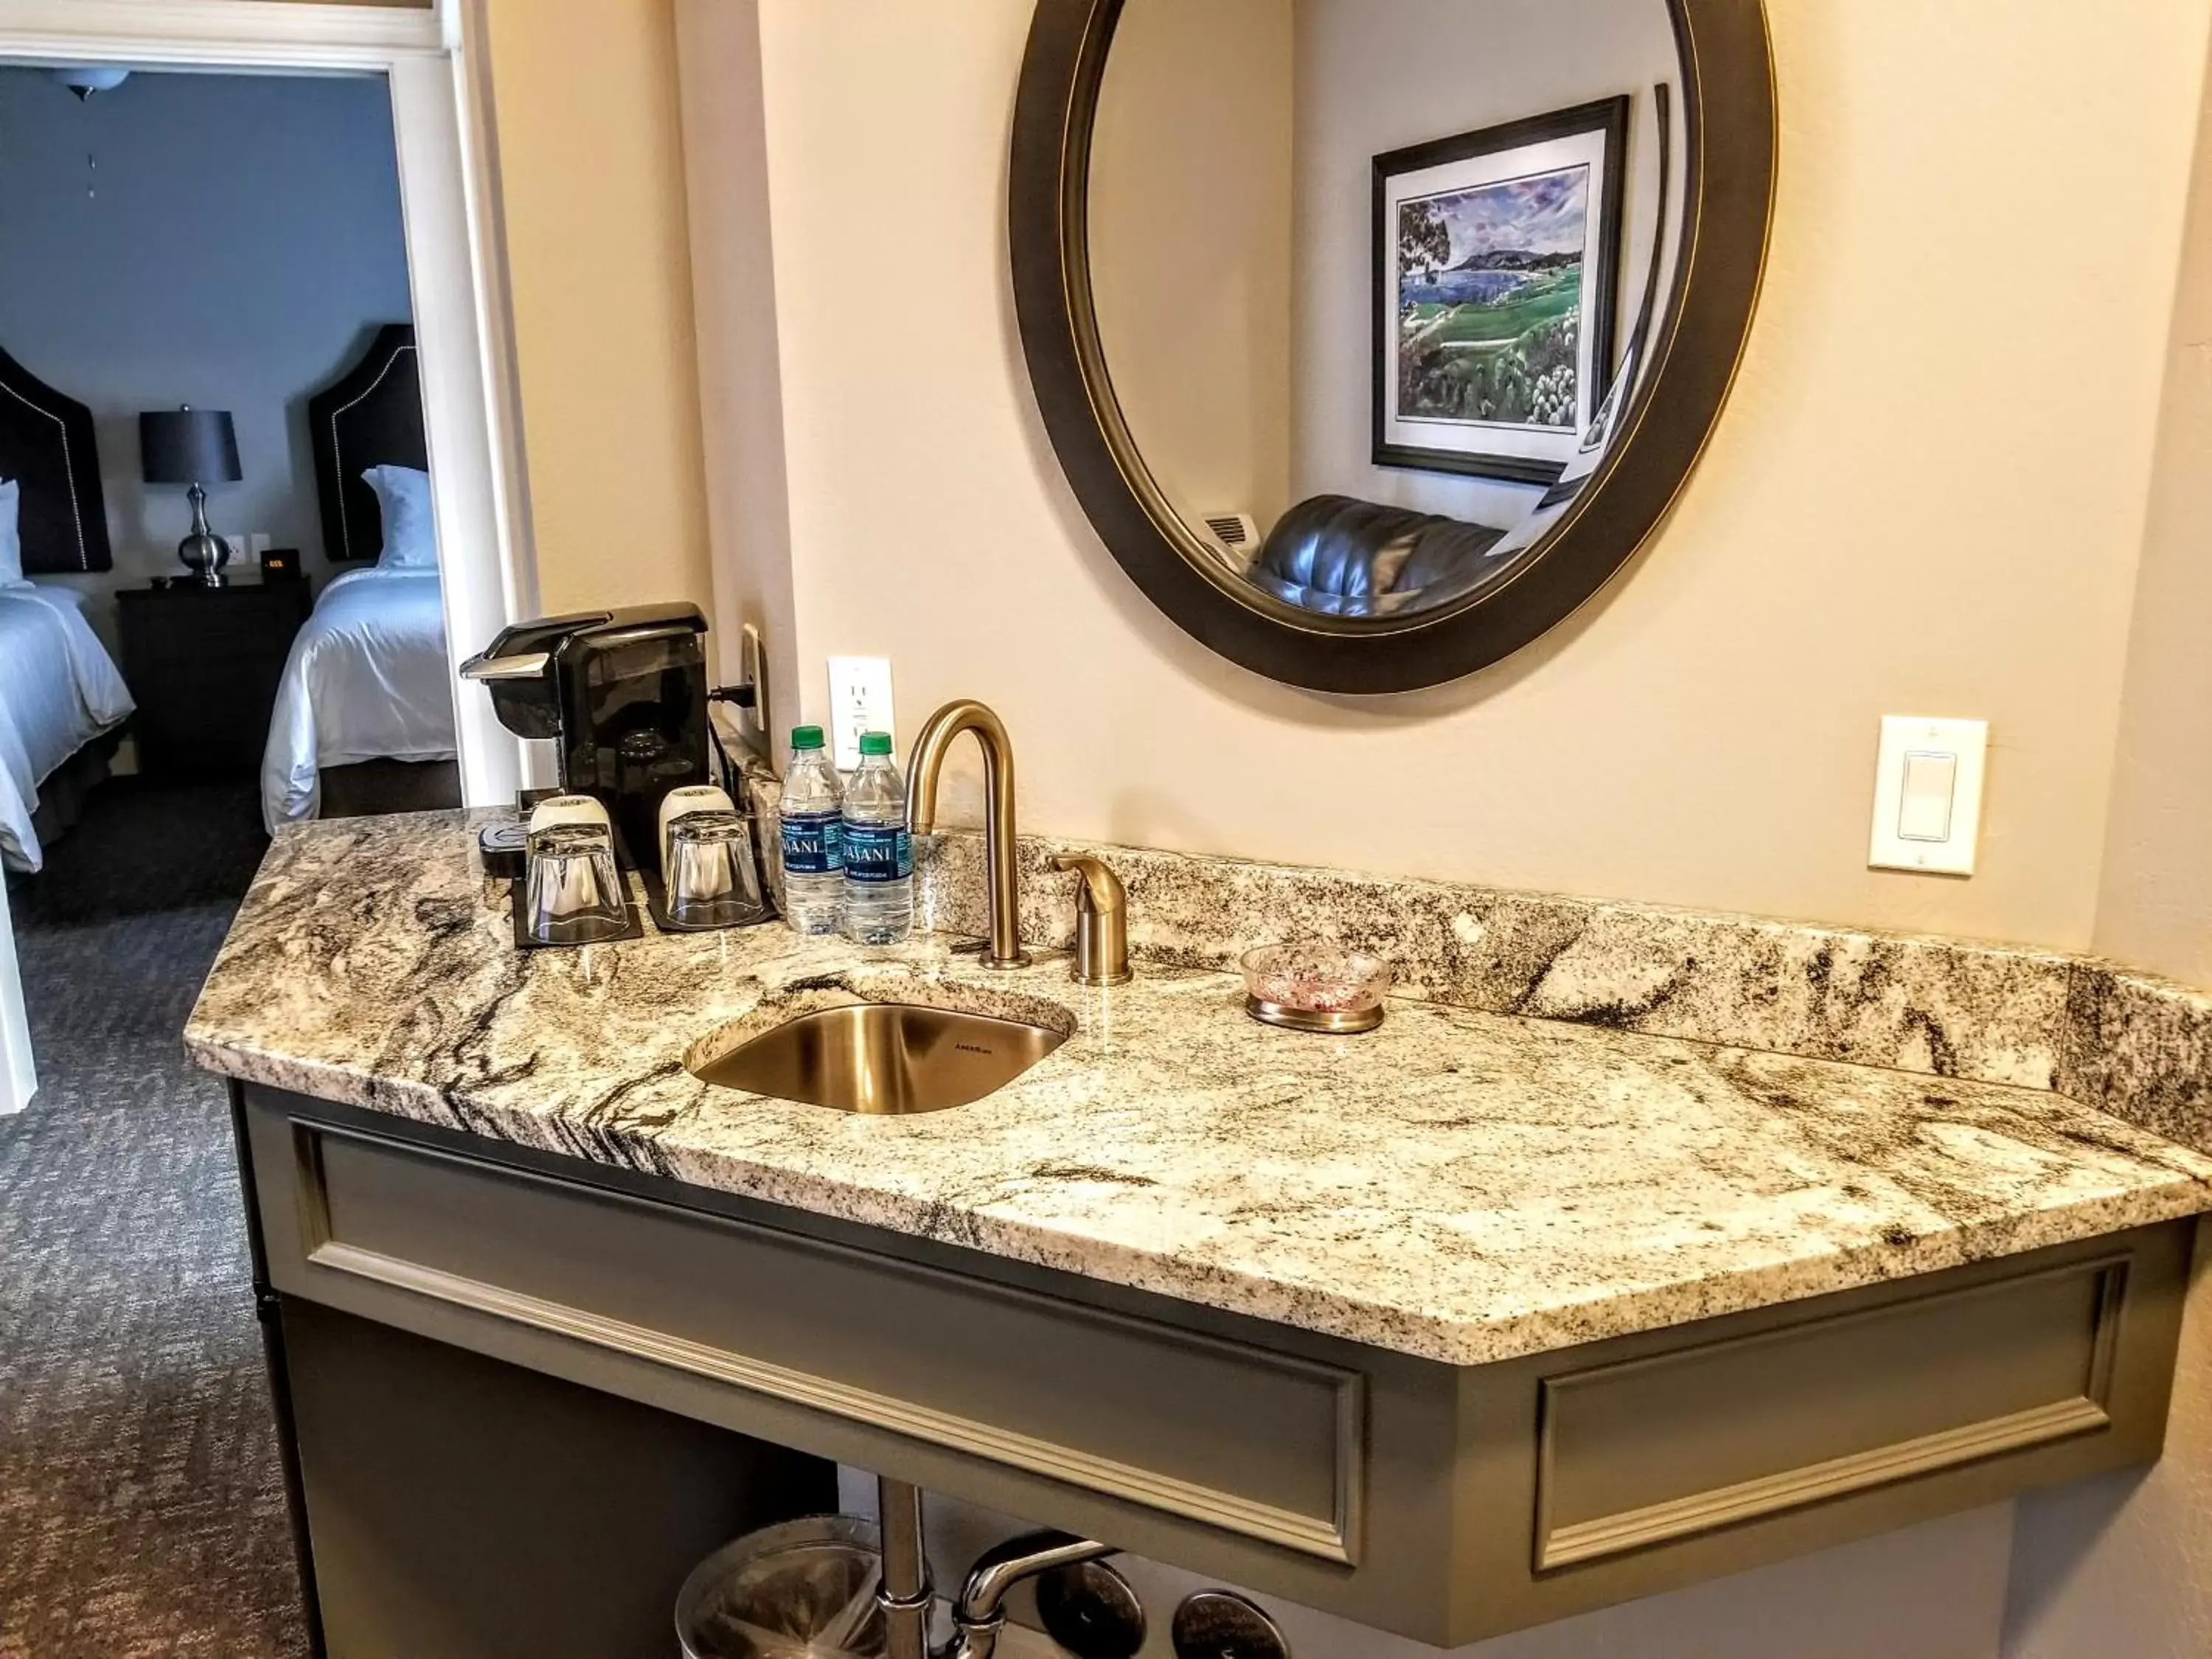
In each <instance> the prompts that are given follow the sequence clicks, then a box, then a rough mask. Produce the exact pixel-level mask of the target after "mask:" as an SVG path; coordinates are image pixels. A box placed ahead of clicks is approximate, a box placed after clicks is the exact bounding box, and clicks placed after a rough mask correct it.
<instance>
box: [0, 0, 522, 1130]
mask: <svg viewBox="0 0 2212 1659" xmlns="http://www.w3.org/2000/svg"><path fill="white" fill-rule="evenodd" d="M483 38H484V36H483V0H435V6H422V7H407V6H390V5H345V4H323V3H317V0H305V3H303V0H0V62H8V63H16V64H121V65H124V66H126V67H132V68H142V69H199V70H222V69H236V70H260V71H264V72H283V71H288V70H289V71H294V72H306V73H315V72H327V71H331V70H350V71H355V72H363V71H366V72H369V73H374V74H380V75H382V76H384V77H385V79H386V84H387V85H388V86H389V88H390V89H391V97H392V138H393V143H394V146H395V148H396V149H397V150H398V160H399V198H400V212H401V216H402V218H403V220H404V225H405V230H406V238H407V269H408V280H409V284H410V288H411V289H412V290H413V298H414V313H415V318H414V322H415V338H416V344H417V345H418V346H419V347H420V348H421V351H420V356H419V360H418V361H419V362H420V364H421V368H422V404H423V435H424V438H425V440H426V441H427V443H428V450H429V458H430V477H431V495H432V500H433V503H434V507H435V513H436V516H437V524H438V545H439V550H440V563H441V567H442V568H443V572H444V576H445V581H444V591H445V609H446V641H447V652H448V653H449V655H450V657H451V659H452V660H453V665H454V666H456V667H458V666H459V664H460V661H461V659H463V658H465V657H467V656H469V655H471V654H472V653H475V652H477V651H478V650H481V649H482V648H483V647H484V646H485V645H486V644H488V643H489V641H490V640H491V637H492V635H495V634H496V633H497V632H498V631H499V630H500V629H501V628H502V627H504V626H506V625H507V623H510V622H513V621H516V620H517V619H519V618H520V617H526V616H529V615H531V614H532V612H534V611H535V610H536V608H537V603H538V577H537V559H536V552H535V549H534V548H533V547H532V543H531V537H530V519H529V508H528V495H527V491H526V481H525V478H524V475H523V470H522V443H521V431H520V400H519V399H518V398H517V397H516V395H515V386H514V373H513V362H514V355H513V322H512V317H511V313H510V307H509V303H508V289H507V267H506V255H505V248H504V245H503V240H502V238H501V218H500V205H499V184H498V176H497V171H496V155H495V148H494V140H493V127H492V123H491V111H490V82H489V76H488V74H487V72H486V70H485V67H484V64H483ZM125 95H126V96H127V95H128V94H125ZM372 320H373V319H372ZM471 690H472V688H467V687H464V686H462V685H460V684H459V683H458V682H457V683H456V684H455V686H454V699H453V702H454V724H455V728H456V730H455V746H456V748H457V749H458V750H459V757H460V774H461V792H462V797H463V799H465V800H466V801H468V802H469V803H470V804H471V805H489V804H492V803H495V802H497V801H500V800H502V799H513V794H514V791H515V788H516V787H517V786H518V784H519V783H520V781H521V779H522V766H523V759H522V753H523V751H522V745H521V741H520V739H519V738H515V737H513V735H512V734H510V733H509V732H507V731H506V729H505V728H503V727H502V726H501V725H500V724H499V722H498V720H496V719H495V717H494V716H493V714H492V712H491V702H490V699H489V698H488V697H485V696H481V695H471ZM6 915H7V913H6V910H5V908H4V907H0V935H4V934H5V933H6V926H7V923H6ZM13 965H14V951H13V946H12V939H7V938H0V1113H4V1112H8V1111H11V1110H15V1109H20V1108H21V1106H22V1105H23V1104H24V1103H26V1102H27V1099H28V1098H29V1094H28V1091H29V1088H30V1086H31V1085H30V1082H29V1078H30V1067H29V1060H28V1056H27V1054H26V1055H25V1057H24V1059H23V1061H22V1064H21V1069H20V1073H18V1071H17V1069H16V1068H15V1066H13V1065H12V1064H11V1063H10V1062H11V1057H12V1054H13V1052H14V1048H15V1036H16V1034H20V1033H21V1031H22V1029H23V1028H22V1023H21V1022H22V1010H21V987H19V986H18V985H16V984H15V974H14V972H13V971H12V969H13Z"/></svg>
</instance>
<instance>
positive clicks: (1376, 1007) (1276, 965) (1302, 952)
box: [1237, 939, 1392, 1032]
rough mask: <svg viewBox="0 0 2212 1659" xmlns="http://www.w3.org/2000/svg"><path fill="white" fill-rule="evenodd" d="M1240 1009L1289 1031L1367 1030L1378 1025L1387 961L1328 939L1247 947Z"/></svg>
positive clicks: (1388, 972)
mask: <svg viewBox="0 0 2212 1659" xmlns="http://www.w3.org/2000/svg"><path fill="white" fill-rule="evenodd" d="M1237 965H1238V966H1239V967H1241V968H1242V969H1243V970H1244V1011H1245V1012H1247V1013H1249V1014H1250V1015H1251V1016H1252V1018H1255V1019H1257V1020H1262V1021H1265V1022H1266V1023H1267V1024H1270V1025H1281V1026H1285V1027H1287V1028H1288V1029H1290V1030H1294V1031H1334V1032H1346V1031H1371V1030H1374V1029H1375V1028H1376V1026H1377V1025H1380V1024H1382V1023H1383V998H1385V997H1386V996H1388V995H1389V993H1390V981H1391V977H1392V974H1391V968H1390V964H1389V963H1387V962H1384V961H1383V959H1382V958H1381V957H1370V956H1367V955H1365V954H1364V953H1362V952H1360V951H1352V950H1347V949H1346V948H1345V947H1344V946H1343V945H1336V944H1333V943H1331V942H1330V941H1329V940H1328V939H1291V940H1288V941H1286V942H1285V943H1283V944H1280V945H1261V946H1260V947H1259V948H1258V949H1257V950H1253V951H1246V952H1245V953H1244V954H1243V957H1241V958H1239V960H1238V963H1237Z"/></svg>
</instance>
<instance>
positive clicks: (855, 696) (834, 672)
mask: <svg viewBox="0 0 2212 1659" xmlns="http://www.w3.org/2000/svg"><path fill="white" fill-rule="evenodd" d="M861 732H890V733H891V748H892V750H893V752H896V750H897V748H898V733H897V731H896V728H895V727H894V726H892V724H891V664H890V658H888V657H832V658H830V659H829V750H830V754H831V756H832V757H833V758H834V759H835V760H836V764H837V769H838V770H839V771H841V772H850V771H852V770H853V769H854V768H856V767H857V766H859V765H860V733H861Z"/></svg>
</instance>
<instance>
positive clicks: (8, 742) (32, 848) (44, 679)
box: [0, 582, 133, 870]
mask: <svg viewBox="0 0 2212 1659" xmlns="http://www.w3.org/2000/svg"><path fill="white" fill-rule="evenodd" d="M132 707H133V705H132V703H131V693H130V691H129V690H128V689H127V688H126V687H125V685H124V684H123V676H122V675H121V674H120V673H118V671H116V667H115V664H114V662H113V660H112V659H111V658H110V657H109V656H108V654H107V653H106V650H105V649H104V648H102V647H101V645H100V641H99V639H98V637H97V636H96V635H94V633H93V631H92V628H91V626H90V624H89V623H87V622H86V621H85V619H84V611H83V599H82V596H81V595H79V594H77V593H76V592H71V591H70V590H69V589H67V588H64V587H55V586H42V585H40V584H37V583H31V582H23V583H19V584H10V585H9V586H0V864H4V865H5V866H7V867H8V868H9V869H10V870H36V869H38V868H39V867H40V866H41V865H42V864H43V863H44V862H45V854H44V851H43V849H42V848H40V845H39V837H38V834H37V831H36V830H35V829H33V825H32V822H31V816H32V814H33V812H35V811H37V810H38V805H39V786H40V785H41V784H43V783H44V782H46V780H47V779H48V778H49V777H51V776H52V775H53V773H54V772H55V770H56V769H58V768H59V767H60V766H61V765H62V764H63V763H64V762H65V761H67V760H68V759H69V758H70V757H71V756H72V755H74V754H76V752H77V750H80V749H82V748H83V747H84V745H85V744H88V743H91V742H93V741H94V739H96V738H100V737H102V736H104V735H105V734H106V733H107V732H112V730H114V728H115V727H116V726H119V725H121V724H122V722H123V721H124V720H125V719H126V718H127V717H128V716H129V714H131V708H132Z"/></svg>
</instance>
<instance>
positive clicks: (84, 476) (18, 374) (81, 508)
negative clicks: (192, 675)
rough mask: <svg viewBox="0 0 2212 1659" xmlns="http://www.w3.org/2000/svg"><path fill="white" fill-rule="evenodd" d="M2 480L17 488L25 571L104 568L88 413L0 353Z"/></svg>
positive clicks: (109, 562)
mask: <svg viewBox="0 0 2212 1659" xmlns="http://www.w3.org/2000/svg"><path fill="white" fill-rule="evenodd" d="M0 478H13V479H15V481H16V483H18V484H20V485H21V499H20V500H19V501H18V502H17V505H16V519H15V522H16V528H17V530H18V531H19V532H21V538H22V543H23V570H24V574H27V575H33V576H52V575H58V574H61V573H62V572H64V571H70V570H106V569H110V568H113V566H114V563H115V561H114V559H113V558H112V556H110V555H109V552H108V548H107V504H106V499H105V498H104V497H103V496H102V495H101V494H100V446H99V444H98V442H97V441H95V440H94V437H93V434H92V411H91V410H88V409H87V408H86V407H85V406H84V405H83V404H81V403H79V402H77V400H76V398H69V397H64V395H63V394H62V393H60V392H57V391H55V390H54V389H53V387H52V386H48V385H47V384H46V382H45V381H44V380H40V379H39V378H38V376H36V375H35V374H32V373H31V371H30V370H28V369H27V368H24V367H23V366H22V364H21V363H19V362H16V361H15V359H14V358H13V357H10V356H9V355H8V354H7V353H6V352H4V351H0Z"/></svg>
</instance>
